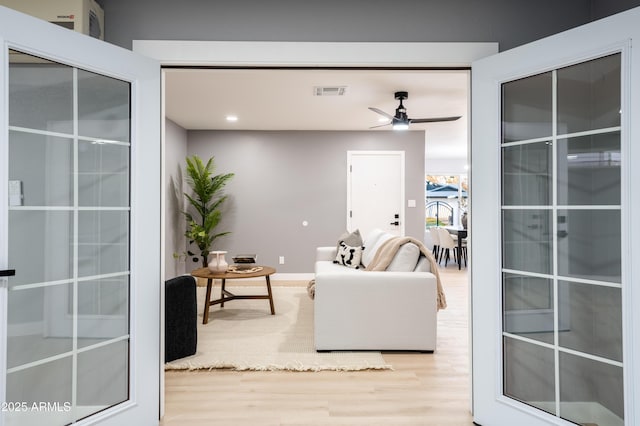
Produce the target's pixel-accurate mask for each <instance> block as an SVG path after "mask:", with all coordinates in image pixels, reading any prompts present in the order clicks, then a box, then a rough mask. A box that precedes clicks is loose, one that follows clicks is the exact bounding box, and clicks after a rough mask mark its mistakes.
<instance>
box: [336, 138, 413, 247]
mask: <svg viewBox="0 0 640 426" xmlns="http://www.w3.org/2000/svg"><path fill="white" fill-rule="evenodd" d="M374 155H384V156H393V157H394V158H396V159H397V160H398V161H399V162H400V207H399V214H400V218H399V219H400V225H399V228H398V232H399V234H400V236H402V237H403V236H404V235H405V221H406V217H405V205H404V200H405V186H406V183H405V181H406V175H405V152H404V151H385V150H379V151H347V211H346V215H347V230H348V231H349V232H352V231H354V229H353V225H352V220H353V218H352V217H351V211H352V210H353V209H352V202H353V198H352V193H351V192H352V191H351V186H352V179H353V171H352V170H351V165H352V164H353V158H354V157H359V156H374Z"/></svg>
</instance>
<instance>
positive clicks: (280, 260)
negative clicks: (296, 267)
mask: <svg viewBox="0 0 640 426" xmlns="http://www.w3.org/2000/svg"><path fill="white" fill-rule="evenodd" d="M278 263H279V264H280V265H284V256H280V257H279V258H278Z"/></svg>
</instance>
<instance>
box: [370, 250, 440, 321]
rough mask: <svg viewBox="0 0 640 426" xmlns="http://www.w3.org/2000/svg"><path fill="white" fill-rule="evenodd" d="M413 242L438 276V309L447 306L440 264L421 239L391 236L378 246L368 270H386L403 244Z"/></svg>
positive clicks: (432, 271) (433, 272)
mask: <svg viewBox="0 0 640 426" xmlns="http://www.w3.org/2000/svg"><path fill="white" fill-rule="evenodd" d="M406 243H413V244H415V245H417V246H418V248H419V249H420V253H422V254H423V255H424V256H425V257H426V258H427V260H428V261H429V264H430V265H431V273H432V274H433V275H435V276H436V282H437V285H438V310H440V309H444V308H446V307H447V299H446V297H445V295H444V290H443V289H442V282H441V281H440V273H439V272H438V264H437V263H436V260H435V259H434V258H433V255H432V254H431V252H430V251H429V250H428V249H427V248H426V247H425V246H424V244H422V242H421V241H418V240H416V239H415V238H411V237H391V238H389V239H388V240H387V241H385V242H384V243H382V245H381V246H380V247H379V248H378V250H377V251H376V254H375V255H374V256H373V260H372V261H371V262H370V263H369V265H367V268H366V269H365V270H366V271H385V270H386V269H387V267H389V265H390V264H391V261H392V260H393V258H394V257H395V255H396V253H397V252H398V250H399V249H400V247H402V245H403V244H406Z"/></svg>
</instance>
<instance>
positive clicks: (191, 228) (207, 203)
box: [183, 155, 234, 267]
mask: <svg viewBox="0 0 640 426" xmlns="http://www.w3.org/2000/svg"><path fill="white" fill-rule="evenodd" d="M186 161H187V169H186V171H187V177H186V181H187V184H188V185H189V187H190V188H191V191H192V194H188V193H186V192H185V193H184V196H185V197H186V198H187V200H188V201H189V204H190V205H191V207H192V208H191V209H187V210H186V211H184V212H183V213H184V215H185V218H186V220H187V230H186V232H185V236H186V237H187V238H188V239H189V244H195V245H196V246H197V247H198V250H199V253H194V252H192V251H191V250H188V251H187V255H189V256H191V257H192V258H193V261H194V262H197V261H198V256H200V258H201V260H202V266H203V267H207V264H208V256H209V251H210V250H211V246H212V245H213V242H214V241H215V239H216V238H218V237H221V236H223V235H227V234H228V233H229V232H215V228H216V227H217V226H218V224H219V223H220V218H221V216H222V212H221V210H220V206H221V205H222V203H223V202H224V201H225V200H226V199H227V196H226V195H222V189H223V188H224V186H225V185H226V184H227V182H228V181H229V180H230V179H231V178H232V177H233V176H234V174H233V173H226V174H218V175H214V174H213V173H214V171H215V164H214V157H211V158H210V159H209V161H207V163H206V164H205V163H204V162H203V161H202V159H201V158H200V157H198V156H197V155H193V156H191V157H187V159H186Z"/></svg>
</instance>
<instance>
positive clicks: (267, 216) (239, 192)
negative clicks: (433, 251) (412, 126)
mask: <svg viewBox="0 0 640 426" xmlns="http://www.w3.org/2000/svg"><path fill="white" fill-rule="evenodd" d="M188 135H189V141H188V153H189V155H193V154H197V155H199V156H200V157H202V158H203V159H207V158H209V157H211V156H214V157H215V162H216V166H217V168H216V173H229V172H233V173H235V177H234V179H233V180H232V181H231V182H230V183H229V184H228V185H227V188H226V192H227V194H228V195H229V199H228V200H227V203H226V205H225V208H224V212H223V220H222V223H221V224H220V225H219V231H231V232H232V233H231V234H230V235H228V236H225V237H222V238H220V239H219V240H218V241H217V242H216V244H215V247H214V248H215V249H217V250H227V251H229V255H230V256H229V257H228V259H227V260H230V257H231V255H233V254H238V253H255V254H257V255H258V260H259V262H260V263H264V264H268V265H273V266H275V267H276V269H277V270H278V272H284V273H310V272H313V265H314V261H315V249H316V247H318V246H327V245H334V244H336V241H337V239H338V237H339V236H340V234H342V233H343V232H344V231H345V229H346V209H347V184H346V180H347V170H346V164H347V151H349V150H402V151H405V156H406V164H405V178H406V180H405V196H406V199H415V200H418V201H419V200H422V199H424V191H425V189H424V132H421V131H420V132H415V131H410V132H402V133H396V132H366V131H365V132H298V131H289V132H244V131H189V133H188ZM405 210H406V231H405V232H406V235H409V236H412V237H415V238H418V239H420V240H422V238H423V234H424V213H425V212H424V205H423V203H420V202H418V207H416V208H407V209H405ZM305 220H306V221H307V222H308V223H309V225H308V226H307V227H303V226H302V222H303V221H305ZM278 256H285V264H284V265H278ZM195 266H196V265H195V264H193V263H191V262H190V263H188V264H187V268H193V267H195Z"/></svg>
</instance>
